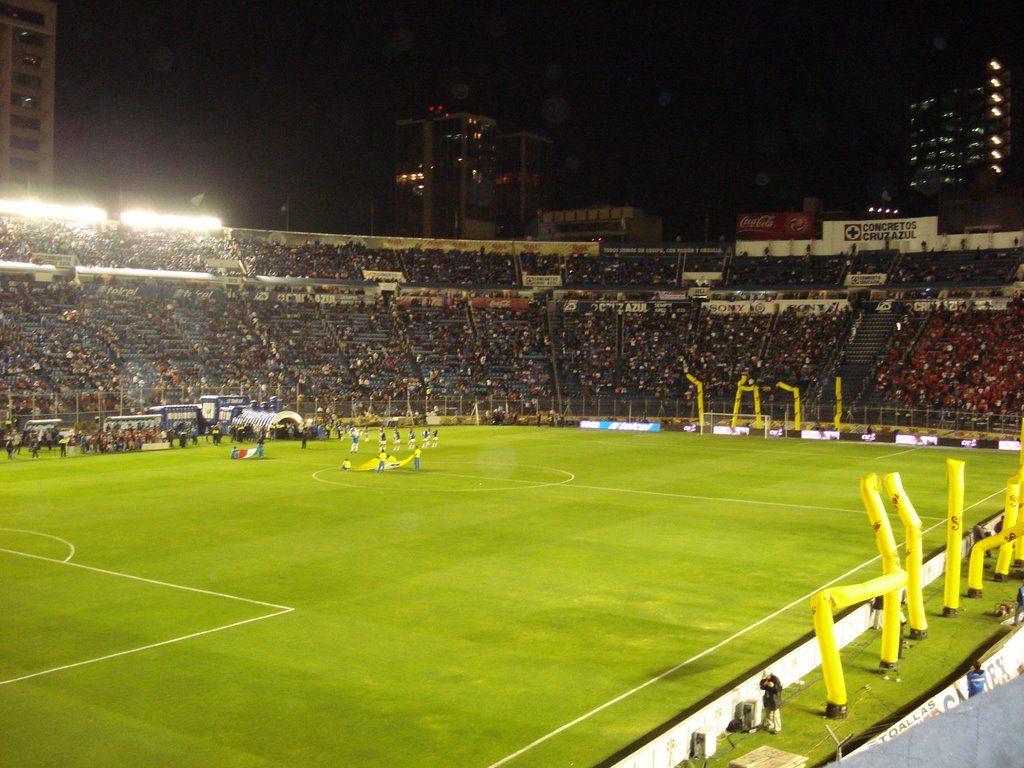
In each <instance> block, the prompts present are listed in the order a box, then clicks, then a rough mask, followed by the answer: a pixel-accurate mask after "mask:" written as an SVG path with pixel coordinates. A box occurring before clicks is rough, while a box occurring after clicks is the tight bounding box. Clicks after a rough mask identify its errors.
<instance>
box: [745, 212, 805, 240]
mask: <svg viewBox="0 0 1024 768" xmlns="http://www.w3.org/2000/svg"><path fill="white" fill-rule="evenodd" d="M813 238H814V214H813V213H811V212H808V211H800V212H791V213H738V214H736V239H737V240H811V239H813Z"/></svg>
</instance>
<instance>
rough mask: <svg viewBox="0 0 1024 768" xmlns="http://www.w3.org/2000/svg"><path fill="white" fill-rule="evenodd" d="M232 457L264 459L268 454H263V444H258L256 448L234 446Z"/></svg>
mask: <svg viewBox="0 0 1024 768" xmlns="http://www.w3.org/2000/svg"><path fill="white" fill-rule="evenodd" d="M231 458H232V459H264V458H266V456H264V455H263V446H262V445H257V446H256V447H255V448H232V449H231Z"/></svg>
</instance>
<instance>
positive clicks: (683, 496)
mask: <svg viewBox="0 0 1024 768" xmlns="http://www.w3.org/2000/svg"><path fill="white" fill-rule="evenodd" d="M569 487H570V488H585V489H587V490H591V491H607V492H610V493H639V494H644V495H647V496H668V497H671V498H675V499H694V500H697V501H720V502H726V503H729V504H754V505H757V506H763V507H784V508H786V509H808V510H818V511H824V512H845V513H848V514H849V513H853V514H863V512H864V510H862V509H859V510H858V509H846V508H844V507H822V506H819V505H817V504H790V503H789V502H784V501H765V500H763V499H730V498H728V497H724V496H697V495H694V494H689V493H673V492H672V491H645V490H636V489H633V488H609V487H604V486H600V485H582V484H580V483H573V484H572V485H570V486H569ZM921 519H922V520H945V519H946V518H944V517H923V516H922V517H921Z"/></svg>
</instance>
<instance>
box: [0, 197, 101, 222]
mask: <svg viewBox="0 0 1024 768" xmlns="http://www.w3.org/2000/svg"><path fill="white" fill-rule="evenodd" d="M0 213H7V214H12V215H14V216H23V217H25V218H26V219H55V220H57V221H75V222H82V223H95V222H99V221H106V220H107V212H106V211H103V210H100V209H99V208H92V207H90V206H87V205H55V204H54V203H40V202H39V201H38V200H0Z"/></svg>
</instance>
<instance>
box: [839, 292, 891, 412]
mask: <svg viewBox="0 0 1024 768" xmlns="http://www.w3.org/2000/svg"><path fill="white" fill-rule="evenodd" d="M898 319H899V316H898V315H897V314H896V313H894V312H874V311H866V310H865V311H863V312H862V314H861V316H860V319H859V322H858V323H857V325H856V332H855V333H851V334H850V335H849V336H848V337H847V340H846V345H845V347H844V348H843V350H842V360H843V362H842V364H841V365H840V366H839V368H838V370H837V371H836V375H837V376H839V377H840V378H841V379H842V380H843V393H844V394H843V400H844V401H848V402H850V403H851V404H853V405H856V404H858V403H859V401H860V400H861V398H862V396H864V395H865V390H870V389H871V387H870V386H868V385H869V384H870V382H869V381H868V378H869V377H870V375H871V372H872V371H873V370H874V368H875V363H876V361H877V360H878V357H879V356H880V355H881V354H882V353H883V352H885V350H886V349H888V347H889V341H890V339H892V335H893V331H894V330H895V329H896V321H897V320H898ZM829 392H830V388H829V387H825V388H824V389H823V394H827V393H829ZM867 394H868V396H870V394H871V393H870V392H868V393H867ZM833 402H834V400H833Z"/></svg>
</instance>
